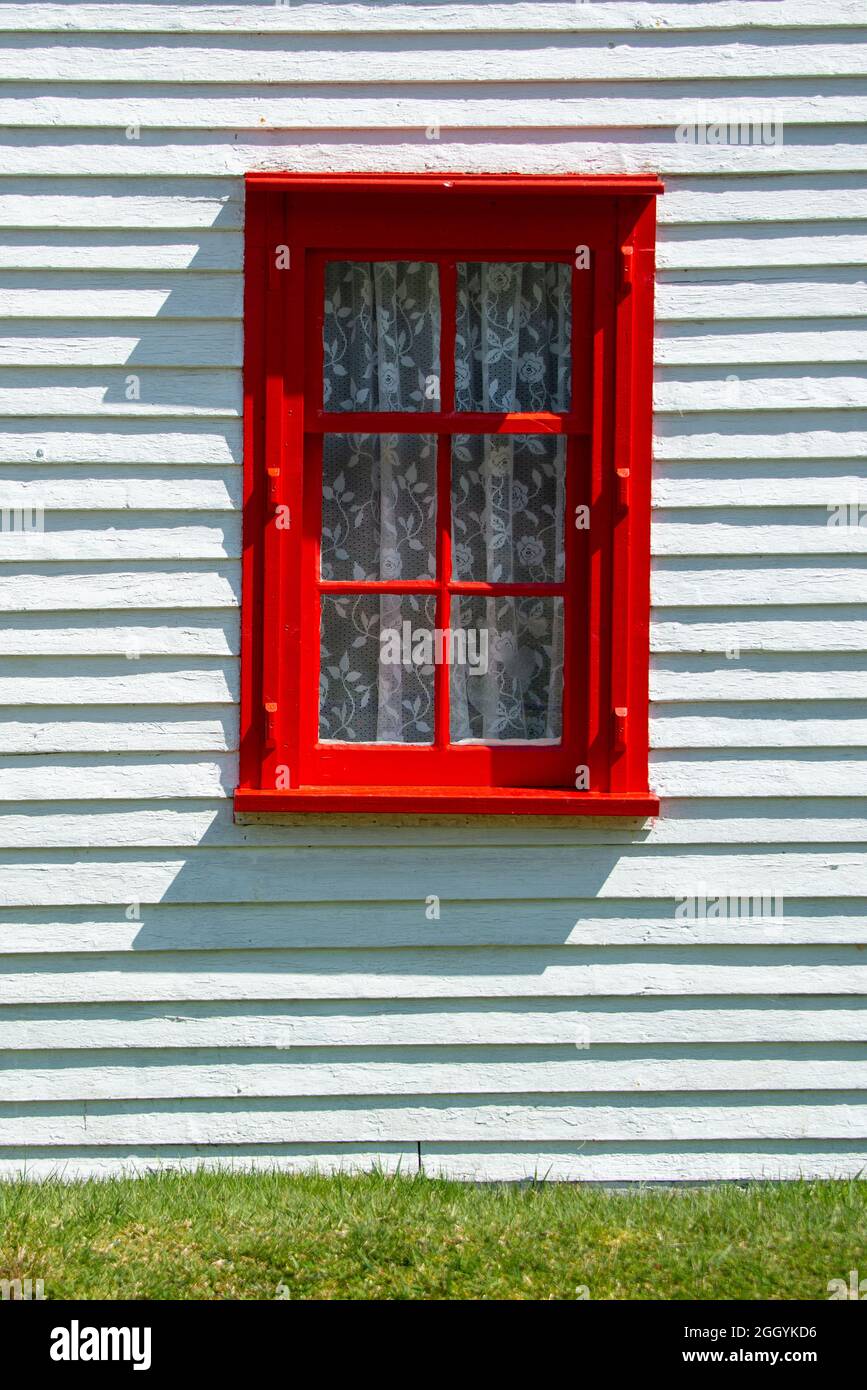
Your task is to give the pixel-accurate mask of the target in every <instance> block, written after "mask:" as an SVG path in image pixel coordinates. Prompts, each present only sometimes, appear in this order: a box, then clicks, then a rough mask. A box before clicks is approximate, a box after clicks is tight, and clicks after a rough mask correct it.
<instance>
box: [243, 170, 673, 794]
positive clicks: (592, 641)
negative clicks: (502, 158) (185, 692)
mask: <svg viewBox="0 0 867 1390" xmlns="http://www.w3.org/2000/svg"><path fill="white" fill-rule="evenodd" d="M660 191H661V186H660V185H659V184H658V182H657V181H656V180H655V179H654V178H652V177H648V176H624V177H621V178H612V179H606V178H601V177H578V176H574V177H572V176H563V177H559V178H532V177H527V178H524V177H519V176H496V177H495V176H469V175H454V176H442V175H437V176H433V175H382V176H362V175H322V176H311V177H302V176H294V175H264V174H263V175H258V174H253V175H250V176H248V181H247V242H246V261H245V276H246V291H245V293H246V303H245V313H246V353H245V420H244V455H245V459H244V470H245V473H244V476H245V488H244V499H245V500H244V568H243V596H242V644H243V645H242V691H241V723H242V728H241V776H240V785H239V787H238V788H237V790H236V793H235V805H236V809H237V810H240V811H245V810H246V811H263V810H277V811H281V810H286V811H290V810H291V811H297V810H305V809H310V810H323V811H329V810H338V809H344V810H360V811H364V810H370V811H387V810H394V811H419V810H430V811H449V812H455V811H458V812H464V811H479V812H485V813H490V812H505V813H512V814H515V813H539V814H549V815H550V814H588V813H590V814H596V815H599V814H614V815H639V816H646V815H650V814H653V813H654V812H655V811H656V810H657V809H658V803H657V801H656V798H655V797H653V796H652V795H650V794H649V793H648V789H647V664H648V603H649V599H648V587H649V493H650V411H651V400H650V381H651V349H652V285H653V234H654V216H655V195H656V194H657V193H658V192H660Z"/></svg>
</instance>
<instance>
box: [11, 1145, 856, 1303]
mask: <svg viewBox="0 0 867 1390" xmlns="http://www.w3.org/2000/svg"><path fill="white" fill-rule="evenodd" d="M859 1267H860V1268H861V1270H862V1271H863V1272H864V1273H865V1274H867V1182H854V1181H853V1182H800V1183H755V1184H749V1185H744V1186H733V1185H728V1184H727V1185H722V1186H718V1187H702V1188H682V1189H677V1190H672V1189H659V1188H646V1189H636V1190H628V1191H609V1190H606V1189H600V1188H588V1187H580V1186H565V1185H555V1184H550V1185H549V1184H544V1183H539V1184H535V1185H531V1186H520V1187H519V1186H507V1185H503V1186H484V1187H477V1186H469V1185H463V1184H459V1183H455V1182H445V1181H438V1180H436V1179H430V1178H425V1177H418V1178H409V1177H397V1178H395V1177H389V1176H386V1175H385V1174H381V1173H373V1174H367V1175H361V1176H352V1177H350V1176H335V1177H325V1176H316V1175H308V1176H303V1177H296V1176H289V1175H281V1174H278V1173H264V1174H262V1173H259V1174H244V1173H240V1172H225V1171H224V1172H220V1173H209V1172H201V1173H195V1174H168V1175H165V1174H164V1175H149V1176H143V1177H141V1178H130V1179H120V1180H111V1181H94V1182H85V1183H68V1184H67V1183H60V1182H46V1183H40V1184H37V1183H24V1182H13V1183H8V1182H7V1183H0V1279H16V1278H20V1279H24V1278H27V1277H28V1276H29V1277H30V1278H32V1279H34V1280H36V1279H40V1278H41V1279H42V1280H43V1281H44V1286H45V1296H46V1297H47V1298H88V1299H100V1298H150V1299H226V1298H231V1299H235V1298H250V1299H274V1298H277V1297H282V1298H293V1299H299V1298H301V1299H304V1298H308V1299H309V1298H317V1299H333V1298H339V1299H370V1298H380V1299H395V1298H399V1299H404V1298H416V1299H478V1298H487V1299H514V1298H519V1299H551V1298H554V1299H574V1298H576V1296H579V1291H580V1290H581V1288H582V1286H583V1287H586V1289H587V1290H588V1291H589V1297H590V1298H592V1299H607V1298H613V1299H628V1298H644V1299H692V1298H698V1299H717V1298H721V1299H761V1298H771V1299H794V1298H806V1299H827V1298H828V1281H829V1280H830V1279H834V1278H844V1279H847V1280H848V1277H849V1270H850V1269H853V1268H859ZM278 1286H280V1288H279V1290H278ZM584 1296H585V1297H586V1296H588V1295H586V1294H585V1295H584Z"/></svg>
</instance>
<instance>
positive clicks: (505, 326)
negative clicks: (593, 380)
mask: <svg viewBox="0 0 867 1390" xmlns="http://www.w3.org/2000/svg"><path fill="white" fill-rule="evenodd" d="M457 290H458V302H457V337H456V341H455V409H456V410H530V411H538V410H553V411H566V410H568V409H569V407H570V404H571V400H572V362H571V346H572V267H571V266H569V265H560V264H559V263H558V262H556V261H548V262H543V261H514V262H509V261H468V262H461V263H459V264H458V287H457Z"/></svg>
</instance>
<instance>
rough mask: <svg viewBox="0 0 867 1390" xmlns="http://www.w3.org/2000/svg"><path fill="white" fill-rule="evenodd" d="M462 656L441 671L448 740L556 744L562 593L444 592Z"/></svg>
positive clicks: (560, 730) (560, 689) (560, 685)
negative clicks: (445, 678) (447, 698)
mask: <svg viewBox="0 0 867 1390" xmlns="http://www.w3.org/2000/svg"><path fill="white" fill-rule="evenodd" d="M451 621H452V627H453V628H456V629H460V628H462V629H463V630H464V631H465V632H466V634H467V635H466V638H465V639H464V640H465V645H466V651H467V654H468V657H469V656H470V655H471V654H472V655H473V656H477V657H480V658H481V659H477V660H475V661H474V662H473V661H470V660H469V659H468V660H467V661H466V663H464V664H458V663H454V664H453V665H452V667H451V671H450V673H449V689H450V692H451V716H450V722H451V740H452V742H453V743H514V742H518V743H526V742H535V743H559V741H560V739H561V737H562V733H563V600H562V598H556V597H554V598H511V597H508V596H506V595H500V596H499V597H496V598H488V597H483V596H481V595H477V594H472V595H468V594H460V595H457V594H456V595H454V596H453V598H452V620H451Z"/></svg>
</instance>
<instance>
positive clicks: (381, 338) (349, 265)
mask: <svg viewBox="0 0 867 1390" xmlns="http://www.w3.org/2000/svg"><path fill="white" fill-rule="evenodd" d="M322 338H323V346H324V349H325V372H324V382H323V403H324V406H325V409H326V410H439V408H440V301H439V279H438V271H437V267H436V266H435V265H430V264H428V263H426V262H422V261H329V262H328V263H327V265H326V267H325V322H324V325H323V329H322Z"/></svg>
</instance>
